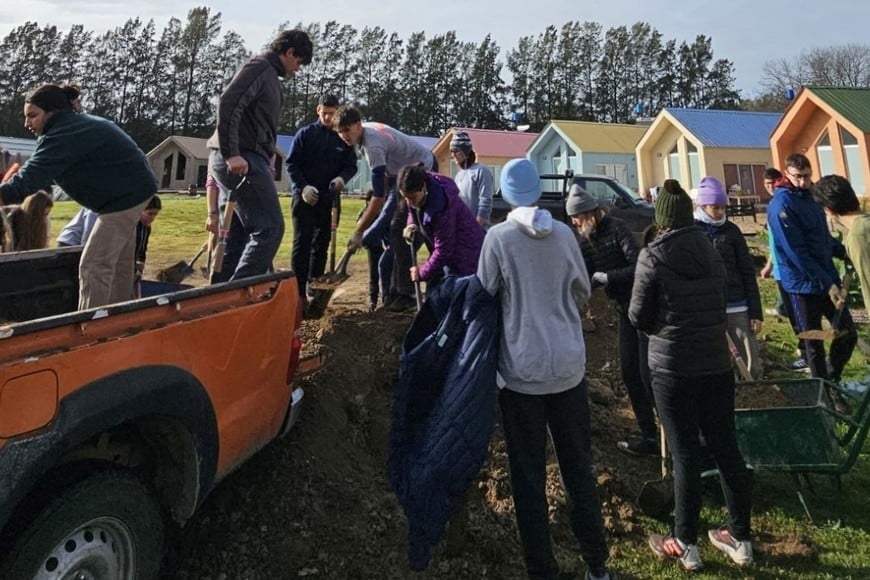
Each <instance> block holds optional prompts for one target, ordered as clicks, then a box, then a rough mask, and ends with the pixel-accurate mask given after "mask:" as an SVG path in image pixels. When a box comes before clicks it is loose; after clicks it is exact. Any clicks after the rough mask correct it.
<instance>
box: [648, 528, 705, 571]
mask: <svg viewBox="0 0 870 580" xmlns="http://www.w3.org/2000/svg"><path fill="white" fill-rule="evenodd" d="M647 543H648V544H649V547H650V548H651V549H652V551H653V553H654V554H655V555H656V556H658V557H659V558H674V559H675V560H679V561H680V564H681V565H682V566H683V568H685V569H686V570H688V571H689V572H694V571H696V570H700V569H701V568H703V567H704V562H703V561H702V560H701V553H700V552H698V546H697V545H696V544H684V543H683V542H681V541H680V540H678V539H677V538H675V537H673V536H662V535H659V534H653V535H651V536H650V537H649V540H647Z"/></svg>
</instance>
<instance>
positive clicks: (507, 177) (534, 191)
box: [499, 157, 541, 207]
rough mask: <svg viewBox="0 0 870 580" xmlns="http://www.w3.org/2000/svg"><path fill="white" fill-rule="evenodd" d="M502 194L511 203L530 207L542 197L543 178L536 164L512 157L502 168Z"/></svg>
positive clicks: (522, 158)
mask: <svg viewBox="0 0 870 580" xmlns="http://www.w3.org/2000/svg"><path fill="white" fill-rule="evenodd" d="M499 181H500V183H499V185H500V186H501V196H502V197H503V198H504V200H505V201H506V202H508V203H509V204H510V205H513V206H516V207H530V206H533V205H535V203H537V201H538V198H540V197H541V178H540V177H538V170H537V169H535V164H534V163H532V162H531V161H529V160H528V159H526V158H525V157H521V158H519V159H511V160H510V161H508V162H507V163H505V165H504V167H502V170H501V179H500V180H499Z"/></svg>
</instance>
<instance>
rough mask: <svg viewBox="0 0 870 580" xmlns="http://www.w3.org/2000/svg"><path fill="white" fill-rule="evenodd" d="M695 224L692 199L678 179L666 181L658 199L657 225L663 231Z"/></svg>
mask: <svg viewBox="0 0 870 580" xmlns="http://www.w3.org/2000/svg"><path fill="white" fill-rule="evenodd" d="M694 223H695V218H694V217H693V216H692V198H690V197H689V194H688V193H686V190H684V189H683V188H682V187H681V186H680V182H679V181H677V180H676V179H666V180H665V185H664V187H662V190H661V191H660V192H659V195H658V197H656V224H658V226H659V227H660V228H662V229H672V230H676V229H679V228H685V227H688V226H691V225H692V224H694Z"/></svg>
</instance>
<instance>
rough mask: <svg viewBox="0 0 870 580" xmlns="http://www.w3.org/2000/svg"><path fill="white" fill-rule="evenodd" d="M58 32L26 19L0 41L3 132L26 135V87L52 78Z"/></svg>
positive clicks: (0, 89) (0, 97) (32, 86)
mask: <svg viewBox="0 0 870 580" xmlns="http://www.w3.org/2000/svg"><path fill="white" fill-rule="evenodd" d="M59 36H60V34H59V32H58V30H57V28H56V27H54V26H45V27H42V28H40V27H39V25H38V24H37V23H36V22H26V23H24V24H22V25H21V26H19V27H18V28H15V29H14V30H12V32H10V33H9V34H8V35H7V36H6V38H4V39H3V42H2V44H0V62H3V66H4V71H5V72H4V74H2V75H0V108H2V110H3V112H4V114H3V122H2V129H3V133H5V134H6V135H12V136H26V135H28V133H27V131H26V130H25V129H24V125H23V123H22V121H21V119H22V110H23V108H24V93H25V91H27V90H29V89H32V88H34V87H35V86H37V85H39V84H41V83H43V82H47V81H52V80H55V79H54V78H53V75H54V71H56V70H57V46H58V44H59Z"/></svg>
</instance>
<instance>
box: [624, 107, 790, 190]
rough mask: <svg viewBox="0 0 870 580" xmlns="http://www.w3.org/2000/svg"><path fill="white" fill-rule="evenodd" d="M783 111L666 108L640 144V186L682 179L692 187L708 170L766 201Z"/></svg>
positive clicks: (638, 163)
mask: <svg viewBox="0 0 870 580" xmlns="http://www.w3.org/2000/svg"><path fill="white" fill-rule="evenodd" d="M780 117H781V115H780V114H779V113H752V112H747V111H720V110H709V109H670V108H668V109H662V110H661V111H660V112H659V114H658V115H657V116H656V118H655V120H654V121H653V122H652V124H651V125H650V126H649V127H648V128H647V130H646V133H645V134H644V136H643V138H641V140H640V142H639V143H638V144H637V173H638V179H639V182H640V184H639V185H640V190H641V191H643V192H645V191H648V190H649V188H651V187H654V186H661V185H662V183H664V181H665V179H676V180H677V181H679V182H680V184H681V185H682V186H683V187H684V188H685V189H686V190H692V189H694V188H696V187H698V184H699V183H700V181H701V178H702V177H704V176H707V175H711V176H713V177H716V178H718V179H719V180H720V181H722V183H724V184H725V187H726V188H729V189H730V188H731V187H733V186H735V185H737V186H739V187H740V188H741V189H743V190H744V191H745V192H747V193H752V194H755V195H759V196H760V197H761V201H763V202H766V201H767V198H768V195H767V192H766V191H765V190H764V185H763V173H764V170H765V169H766V168H767V167H768V166H770V164H771V159H772V157H771V153H770V135H771V133H772V132H773V129H774V127H775V126H776V124H777V122H778V121H779V119H780Z"/></svg>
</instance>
